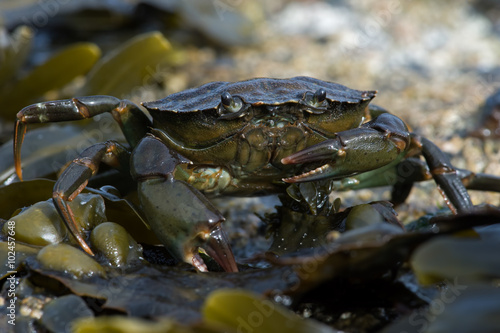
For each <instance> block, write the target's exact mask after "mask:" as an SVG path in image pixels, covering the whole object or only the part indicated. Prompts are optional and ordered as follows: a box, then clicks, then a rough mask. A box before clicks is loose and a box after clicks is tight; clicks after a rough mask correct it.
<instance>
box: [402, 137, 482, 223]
mask: <svg viewBox="0 0 500 333" xmlns="http://www.w3.org/2000/svg"><path fill="white" fill-rule="evenodd" d="M411 140H412V144H413V145H417V146H420V147H421V149H422V155H423V156H424V158H425V160H426V162H427V165H428V166H429V170H430V173H431V175H432V178H434V181H435V182H436V184H437V185H438V188H439V190H440V192H441V195H442V196H443V197H444V199H445V201H446V204H447V205H448V207H449V208H450V210H451V211H452V212H453V213H454V214H456V213H466V212H469V211H471V210H472V202H471V200H470V197H469V194H468V193H467V189H466V188H465V185H464V184H463V183H462V180H461V179H460V177H459V175H458V173H457V170H455V168H454V167H453V165H452V164H451V162H450V159H449V158H448V156H446V154H445V153H443V152H442V151H441V149H439V148H438V147H437V146H436V145H435V144H434V143H432V142H431V141H429V140H428V139H426V138H424V137H419V136H417V135H415V134H412V135H411Z"/></svg>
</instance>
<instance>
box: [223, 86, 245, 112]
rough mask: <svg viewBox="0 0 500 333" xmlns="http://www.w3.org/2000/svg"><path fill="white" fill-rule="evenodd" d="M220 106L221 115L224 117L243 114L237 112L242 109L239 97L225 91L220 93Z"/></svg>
mask: <svg viewBox="0 0 500 333" xmlns="http://www.w3.org/2000/svg"><path fill="white" fill-rule="evenodd" d="M220 100H221V106H220V109H219V110H220V113H221V116H223V117H225V118H229V116H237V117H241V116H243V113H241V114H240V113H239V111H241V110H242V109H243V101H242V100H241V98H239V97H236V96H235V97H233V96H231V94H230V93H229V92H227V91H225V92H223V93H222V94H221V95H220Z"/></svg>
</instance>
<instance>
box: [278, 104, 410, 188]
mask: <svg viewBox="0 0 500 333" xmlns="http://www.w3.org/2000/svg"><path fill="white" fill-rule="evenodd" d="M409 137H410V134H409V132H408V129H407V128H406V125H405V124H404V123H403V121H402V120H401V119H399V118H398V117H396V116H394V115H392V114H389V113H383V114H381V115H379V116H378V117H377V118H375V119H374V120H372V121H370V122H367V123H365V124H362V125H361V126H360V127H358V128H354V129H351V130H347V131H343V132H339V133H337V134H336V138H334V139H330V140H326V141H323V142H321V143H318V144H316V145H313V146H311V147H308V148H306V149H304V150H301V151H299V152H297V153H295V154H292V155H290V156H288V157H285V158H283V159H282V160H281V162H282V163H283V164H303V163H306V164H307V163H311V162H325V163H326V164H324V165H323V166H321V167H319V168H317V169H314V170H312V171H309V172H306V173H304V174H301V175H298V176H294V177H290V178H286V179H284V181H285V182H288V183H297V182H306V181H313V180H320V179H325V178H333V179H341V178H344V177H348V176H353V175H356V174H360V173H363V172H367V171H370V170H375V169H378V168H380V167H383V166H385V165H388V164H390V163H391V162H394V161H396V160H398V159H400V158H402V157H403V155H404V153H405V152H406V150H407V149H408V147H409Z"/></svg>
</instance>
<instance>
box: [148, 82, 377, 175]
mask: <svg viewBox="0 0 500 333" xmlns="http://www.w3.org/2000/svg"><path fill="white" fill-rule="evenodd" d="M375 94H376V92H375V91H359V90H354V89H350V88H347V87H345V86H343V85H340V84H337V83H331V82H326V81H321V80H318V79H314V78H309V77H295V78H291V79H270V78H257V79H252V80H248V81H241V82H234V83H233V82H212V83H207V84H205V85H203V86H201V87H198V88H194V89H189V90H185V91H182V92H178V93H175V94H172V95H169V96H167V97H165V98H163V99H160V100H158V101H154V102H148V103H143V106H145V107H146V108H147V109H148V111H149V112H150V113H151V115H152V117H153V121H154V128H156V129H158V130H159V131H161V135H159V136H161V137H162V140H163V141H164V142H165V144H166V145H167V146H168V147H169V148H170V149H173V150H175V151H177V152H178V153H180V154H182V155H183V156H185V157H186V158H188V159H189V160H191V161H193V162H194V163H198V164H208V165H221V166H226V167H228V168H229V169H232V170H233V172H234V174H235V175H236V176H237V177H240V178H245V177H247V176H248V177H268V178H272V177H274V178H279V177H282V176H286V175H287V174H290V173H293V172H295V171H296V167H294V168H295V169H293V170H292V167H287V166H283V165H282V164H281V159H282V158H283V157H286V156H288V155H290V154H293V153H295V152H297V151H299V150H301V149H304V148H306V147H308V146H311V145H313V144H316V143H319V142H322V141H324V140H325V139H328V138H332V137H334V136H335V133H336V132H339V131H343V130H347V129H350V128H355V127H358V126H359V125H360V124H361V123H362V122H363V120H364V119H365V116H366V109H367V105H368V103H369V102H370V101H371V99H373V98H374V97H375ZM224 99H226V101H225V100H224ZM230 101H232V102H234V103H230ZM229 104H230V105H229ZM155 134H158V133H155ZM287 168H288V169H287Z"/></svg>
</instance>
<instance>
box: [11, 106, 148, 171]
mask: <svg viewBox="0 0 500 333" xmlns="http://www.w3.org/2000/svg"><path fill="white" fill-rule="evenodd" d="M107 112H109V113H111V114H112V116H113V118H114V119H115V120H116V121H117V122H118V124H119V125H120V127H121V128H122V131H123V133H124V134H125V137H126V139H127V141H128V143H129V144H130V145H131V146H132V147H133V146H135V145H136V144H137V142H139V140H140V139H141V138H142V137H143V136H144V135H145V134H146V131H147V129H148V126H151V122H150V120H149V119H148V117H147V116H146V115H145V114H144V112H142V111H141V109H139V107H138V106H137V105H135V104H134V103H132V102H130V101H128V100H120V99H118V98H116V97H112V96H86V97H79V98H72V99H65V100H59V101H51V102H44V103H37V104H33V105H30V106H27V107H25V108H24V109H22V110H21V111H19V112H18V114H17V119H18V120H17V122H16V127H15V134H14V164H15V168H16V173H17V176H18V177H19V179H20V180H22V171H21V146H22V144H23V140H24V135H25V134H26V128H27V124H30V123H47V122H59V121H72V120H81V119H88V118H92V117H94V116H96V115H99V114H103V113H107Z"/></svg>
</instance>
